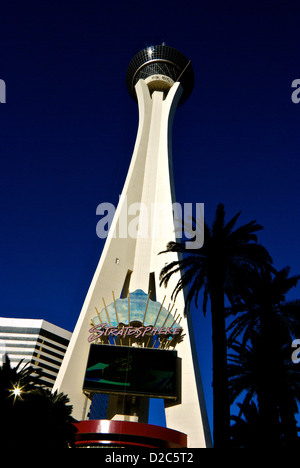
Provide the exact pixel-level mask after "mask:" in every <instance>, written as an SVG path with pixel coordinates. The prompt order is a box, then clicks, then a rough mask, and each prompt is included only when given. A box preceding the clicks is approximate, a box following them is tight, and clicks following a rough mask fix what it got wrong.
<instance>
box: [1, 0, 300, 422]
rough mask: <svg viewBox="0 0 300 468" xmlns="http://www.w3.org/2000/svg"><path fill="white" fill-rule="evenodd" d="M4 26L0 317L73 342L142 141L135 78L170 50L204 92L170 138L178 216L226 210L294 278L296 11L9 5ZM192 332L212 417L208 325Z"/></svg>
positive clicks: (168, 4) (297, 262) (299, 261)
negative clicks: (43, 324) (185, 210)
mask: <svg viewBox="0 0 300 468" xmlns="http://www.w3.org/2000/svg"><path fill="white" fill-rule="evenodd" d="M0 21H1V26H0V44H1V47H0V79H3V80H5V82H6V91H7V96H6V100H7V102H6V104H0V154H1V171H0V187H1V199H0V203H1V229H0V249H1V281H0V285H1V293H0V306H1V312H0V314H1V316H5V317H24V318H44V319H45V320H48V321H49V322H52V323H55V324H57V325H59V326H62V327H64V328H66V329H68V330H70V331H72V330H73V328H74V325H75V323H76V320H77V317H78V315H79V313H80V310H81V306H82V303H83V301H84V298H85V295H86V293H87V290H88V287H89V284H90V281H91V279H92V276H93V274H94V271H95V268H96V266H97V263H98V260H99V258H100V254H101V250H102V247H103V241H101V240H100V239H98V238H97V236H96V224H97V221H98V220H99V217H97V216H96V207H97V205H98V204H99V203H102V202H111V203H114V204H117V201H118V196H119V194H120V193H121V190H122V187H123V183H124V181H125V176H126V173H127V170H128V166H129V162H130V158H131V155H132V151H133V146H134V142H135V138H136V131H137V124H138V111H137V105H136V104H135V103H134V101H133V100H132V99H131V98H130V96H129V94H128V92H127V89H126V84H125V74H126V69H127V65H128V63H129V61H130V60H131V58H132V57H133V56H134V55H135V54H136V52H138V51H139V50H140V49H143V48H144V47H146V46H148V45H152V44H156V43H159V44H160V43H162V42H163V41H164V42H166V44H167V45H170V46H172V47H175V48H177V49H178V50H180V51H181V52H183V53H184V54H185V55H186V56H187V57H188V58H189V59H191V60H192V65H193V68H194V71H195V78H196V83H195V88H194V91H193V93H192V96H191V98H190V99H189V101H188V102H187V103H185V105H184V106H182V107H180V108H179V109H178V111H177V113H176V116H175V121H174V127H173V134H174V135H173V160H174V172H175V186H176V194H177V200H178V201H180V202H182V203H184V202H194V203H195V202H204V204H205V218H206V221H207V222H208V223H211V221H212V220H213V217H214V213H215V209H216V206H217V204H218V203H219V202H223V203H224V205H225V209H226V212H227V215H228V219H229V217H232V216H233V215H234V214H236V213H237V212H238V211H240V210H241V211H242V215H241V218H240V221H241V223H246V222H248V221H251V220H253V219H256V220H257V221H258V222H259V223H261V224H262V225H263V226H264V231H263V232H262V233H260V235H259V241H260V242H261V243H263V244H264V245H265V247H267V248H268V250H269V252H270V253H271V255H272V257H273V259H274V264H275V266H276V267H277V268H278V269H279V268H282V267H284V266H286V265H289V266H290V267H291V274H298V273H300V255H299V210H300V190H299V169H300V158H299V152H300V131H299V128H300V126H299V124H300V103H299V104H294V103H293V102H292V100H291V94H292V91H293V89H292V88H291V84H292V81H293V80H294V79H297V78H300V67H299V64H300V59H299V36H300V33H299V29H300V9H299V2H296V1H286V2H282V1H281V2H278V1H255V0H252V1H247V0H245V1H233V2H232V1H226V2H225V1H220V0H219V1H214V2H212V1H206V2H204V1H200V0H198V1H196V0H194V1H190V0H185V1H178V0H175V1H169V0H165V1H164V2H161V3H160V4H159V3H157V2H154V3H153V2H148V3H145V2H138V1H127V2H122V1H120V0H118V1H114V0H112V1H110V2H102V1H90V0H88V1H81V2H79V1H76V0H72V1H57V0H51V1H43V2H41V1H40V2H38V1H35V0H34V1H28V2H23V1H14V2H2V5H1V7H0ZM296 297H297V298H299V297H300V293H299V287H298V288H296V289H295V290H294V291H293V293H292V294H290V295H289V296H288V298H296ZM196 312H197V311H196ZM194 321H195V328H196V330H197V334H198V335H197V336H198V349H199V360H200V364H201V368H202V377H203V382H204V387H205V393H206V395H207V400H208V407H209V413H210V416H211V332H210V316H209V314H208V316H207V318H206V319H205V320H203V318H202V312H201V308H200V309H199V313H198V314H197V313H194ZM299 338H300V337H299Z"/></svg>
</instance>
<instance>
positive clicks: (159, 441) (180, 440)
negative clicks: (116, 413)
mask: <svg viewBox="0 0 300 468" xmlns="http://www.w3.org/2000/svg"><path fill="white" fill-rule="evenodd" d="M74 425H75V426H76V428H77V433H76V439H75V445H76V447H86V448H88V447H97V446H102V447H120V448H121V447H129V446H131V447H132V446H135V447H141V448H187V435H186V434H184V433H182V432H178V431H174V430H173V429H167V428H165V427H160V426H154V425H152V424H144V423H136V422H129V421H110V420H106V419H96V420H91V421H80V422H78V423H75V424H74Z"/></svg>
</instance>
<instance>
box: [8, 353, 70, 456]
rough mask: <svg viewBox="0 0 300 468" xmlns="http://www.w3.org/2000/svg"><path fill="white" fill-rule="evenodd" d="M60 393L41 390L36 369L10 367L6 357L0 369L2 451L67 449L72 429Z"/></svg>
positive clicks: (65, 399)
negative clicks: (14, 449) (3, 430)
mask: <svg viewBox="0 0 300 468" xmlns="http://www.w3.org/2000/svg"><path fill="white" fill-rule="evenodd" d="M68 401H69V400H68V397H67V396H66V395H64V394H62V393H59V394H58V393H57V392H55V393H51V390H50V389H48V388H46V387H42V386H41V381H40V375H39V369H38V368H35V367H33V366H31V365H30V363H28V364H26V365H25V366H23V361H20V362H19V363H18V365H17V366H16V367H14V368H12V367H11V364H10V360H9V358H8V356H5V360H4V363H3V365H2V367H0V414H1V423H2V425H3V427H5V432H4V434H2V435H1V443H2V444H3V446H4V447H6V448H8V447H9V448H14V447H16V446H17V447H18V448H28V447H33V446H35V447H39V448H45V447H47V448H67V447H69V446H73V444H74V440H75V433H76V428H75V426H74V424H73V422H75V420H74V419H73V418H72V416H71V413H72V406H70V405H68V404H67V403H68Z"/></svg>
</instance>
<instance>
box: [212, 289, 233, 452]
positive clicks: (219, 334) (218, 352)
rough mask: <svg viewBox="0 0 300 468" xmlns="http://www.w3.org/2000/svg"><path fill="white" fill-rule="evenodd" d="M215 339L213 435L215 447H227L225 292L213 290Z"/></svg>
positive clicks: (228, 425)
mask: <svg viewBox="0 0 300 468" xmlns="http://www.w3.org/2000/svg"><path fill="white" fill-rule="evenodd" d="M211 315H212V341H213V426H214V428H213V436H214V447H215V448H226V447H228V446H229V440H230V435H229V434H230V405H229V394H228V370H227V340H226V328H225V308H224V292H223V288H222V287H215V288H214V289H212V291H211Z"/></svg>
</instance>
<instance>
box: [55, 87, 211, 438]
mask: <svg viewBox="0 0 300 468" xmlns="http://www.w3.org/2000/svg"><path fill="white" fill-rule="evenodd" d="M181 92H182V89H181V86H180V84H179V83H175V84H174V85H173V86H172V87H171V88H170V90H169V92H168V94H167V96H166V98H165V99H164V93H163V92H160V91H154V92H153V93H152V96H151V95H150V92H149V88H148V86H147V84H146V83H145V81H144V80H139V81H138V83H137V85H136V93H137V98H138V106H139V127H138V133H137V138H136V143H135V148H134V151H133V155H132V160H131V163H130V167H129V171H128V174H127V178H126V181H125V184H124V188H123V191H122V194H121V196H120V200H119V204H118V207H117V210H116V212H115V216H114V219H113V222H112V225H111V228H110V231H109V234H108V237H107V240H106V243H105V246H104V249H103V252H102V255H101V258H100V261H99V264H98V267H97V269H96V272H95V274H94V277H93V280H92V283H91V285H90V288H89V291H88V294H87V296H86V299H85V302H84V304H83V307H82V311H81V314H80V316H79V319H78V322H77V324H76V327H75V330H74V332H73V336H72V339H71V341H70V344H69V347H68V350H67V352H66V355H65V358H64V360H63V363H62V366H61V369H60V371H59V374H58V376H57V380H56V383H55V386H54V390H56V389H57V390H59V391H61V392H64V393H66V394H68V396H69V398H70V402H71V404H72V405H73V415H74V417H75V418H76V419H85V418H86V415H87V412H88V408H89V400H88V399H87V397H86V396H85V395H84V394H83V392H82V384H83V378H84V374H85V369H86V363H87V358H88V352H89V343H88V340H87V338H88V335H89V328H90V323H91V318H92V317H93V316H95V308H97V309H102V308H103V304H104V303H106V304H110V303H111V302H112V300H113V296H112V292H114V295H115V297H120V295H121V293H122V292H123V296H124V295H125V296H126V295H127V293H128V292H133V291H135V290H136V289H142V290H143V291H145V292H148V291H149V289H150V290H151V291H152V295H155V300H156V301H159V302H162V301H163V300H164V297H165V304H168V303H171V294H172V291H173V289H174V287H175V285H176V283H177V282H178V280H179V279H180V276H179V275H178V276H177V277H176V276H175V275H174V277H173V278H172V279H171V281H170V284H169V286H168V288H164V287H160V286H159V273H160V271H161V269H162V268H163V266H164V265H165V264H166V262H170V261H173V260H174V259H177V257H176V254H172V253H167V254H163V255H158V254H159V252H161V251H163V250H165V248H166V245H167V243H168V242H169V241H172V240H175V232H174V220H173V209H172V204H173V203H174V202H175V200H174V197H173V175H172V169H171V167H170V166H171V163H172V157H171V130H172V124H173V117H174V113H175V110H176V107H177V103H178V101H179V99H180V96H181ZM136 228H137V229H136ZM174 308H175V309H177V310H178V312H180V313H182V314H183V310H184V295H183V294H179V296H178V297H177V299H176V303H175V306H174ZM190 320H191V319H190V318H189V317H183V318H182V322H181V323H180V325H181V326H182V327H183V329H184V335H185V336H184V339H183V341H182V342H181V343H179V344H178V345H177V348H176V349H177V352H178V356H179V358H180V359H181V369H182V376H181V381H182V386H181V401H180V403H177V404H174V403H171V404H170V403H168V404H167V403H166V405H165V412H166V422H167V427H168V428H170V429H175V430H178V431H181V432H184V433H186V434H187V435H188V445H189V447H206V446H210V444H211V441H210V433H209V427H208V421H207V415H206V408H205V403H204V397H203V392H202V384H201V381H200V373H199V369H198V361H197V357H196V349H195V345H194V338H193V333H192V324H191V323H189V322H190Z"/></svg>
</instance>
